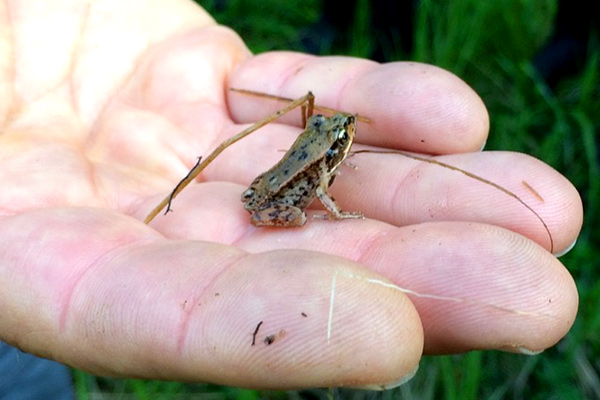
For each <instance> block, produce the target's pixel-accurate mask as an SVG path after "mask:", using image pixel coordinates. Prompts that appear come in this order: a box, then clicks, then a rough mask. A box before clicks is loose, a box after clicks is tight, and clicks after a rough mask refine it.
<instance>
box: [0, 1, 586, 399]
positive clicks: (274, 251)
mask: <svg viewBox="0 0 600 400" xmlns="http://www.w3.org/2000/svg"><path fill="white" fill-rule="evenodd" d="M0 43H1V45H0V122H1V124H2V125H1V126H2V128H1V131H0V182H2V189H1V190H0V215H1V217H0V218H1V220H0V260H1V261H2V262H1V263H0V287H1V288H2V291H0V315H2V318H0V338H1V339H2V340H4V341H6V342H7V343H9V344H12V345H14V346H17V347H19V348H20V349H22V350H24V351H28V352H31V353H34V354H38V355H40V356H43V357H48V358H52V359H55V360H57V361H60V362H63V363H66V364H68V365H71V366H73V367H76V368H81V369H84V370H86V371H89V372H91V373H94V374H99V375H111V376H119V377H144V378H160V379H170V380H182V381H208V382H214V383H219V384H225V385H231V386H242V387H255V388H271V389H273V388H301V387H313V386H318V387H325V386H355V387H391V386H394V384H395V383H398V382H400V381H401V380H402V378H403V377H404V376H406V375H409V374H410V373H411V371H414V369H415V368H416V367H417V365H418V362H419V359H420V357H421V355H422V353H423V352H425V353H429V354H441V353H453V352H463V351H468V350H472V349H503V350H508V351H514V352H519V351H523V352H538V351H541V350H543V349H546V348H548V347H550V346H552V345H554V344H555V343H556V342H557V341H558V340H559V339H560V338H562V337H563V336H564V335H565V334H566V333H567V331H568V330H569V328H570V327H571V325H572V323H573V321H574V318H575V314H576V310H577V301H578V300H577V291H576V288H575V285H574V282H573V280H572V278H571V276H570V275H569V273H568V271H567V270H566V269H565V268H564V266H563V265H562V264H561V263H560V261H558V260H557V258H556V257H555V256H553V255H552V254H551V252H550V250H551V249H550V241H549V236H548V233H547V231H546V229H545V228H544V226H543V224H542V223H541V222H540V220H539V219H537V218H536V217H535V216H534V215H533V214H532V212H531V211H530V210H528V209H527V208H526V207H524V206H523V205H522V204H520V203H519V202H517V201H515V199H514V198H512V197H510V196H507V195H506V193H503V192H501V191H499V190H497V189H494V188H492V187H490V186H489V185H484V184H482V183H481V182H478V181H476V180H474V179H470V178H467V177H465V176H464V175H461V174H459V173H456V172H453V171H449V170H445V169H444V168H442V167H440V166H437V165H431V164H427V163H424V162H419V161H415V160H412V159H409V158H406V157H403V156H400V155H393V154H358V155H356V156H355V157H353V158H352V159H351V162H352V163H353V164H354V165H356V167H357V169H356V170H352V169H349V168H343V169H342V173H341V174H340V176H338V177H337V178H336V182H335V184H334V185H332V187H331V192H332V194H333V195H334V196H335V197H336V199H337V201H338V203H339V204H340V205H341V206H342V208H343V209H344V210H347V211H361V212H363V213H364V214H365V215H366V217H367V218H366V219H365V220H344V221H326V220H321V219H314V220H313V219H311V220H309V221H308V223H307V224H306V225H305V226H304V227H302V228H299V229H273V228H255V227H253V226H252V225H250V223H249V215H248V213H247V212H246V211H245V210H244V208H243V204H242V203H241V202H240V196H241V193H242V192H243V190H244V189H245V187H247V185H248V184H249V183H250V182H251V181H252V179H253V178H254V177H255V176H256V175H258V174H259V173H261V172H263V171H264V170H266V169H268V168H269V167H270V166H271V165H273V164H274V163H275V162H276V161H277V159H278V158H279V157H281V153H279V152H278V151H277V150H278V149H284V148H286V146H289V144H290V143H291V142H292V140H293V138H294V137H296V136H297V135H298V133H299V132H300V128H299V126H298V120H299V112H293V113H291V114H290V115H289V116H287V117H285V118H283V120H282V122H281V123H273V124H270V125H268V126H267V127H265V128H263V129H261V130H260V131H258V132H256V133H254V134H253V135H251V136H250V137H248V138H246V139H244V140H243V141H241V142H240V143H237V144H235V145H234V146H232V147H231V148H230V149H227V150H226V151H225V152H224V153H223V154H222V155H221V156H220V157H219V158H217V160H216V161H215V162H214V163H213V164H211V165H210V166H209V167H208V168H207V169H206V170H205V171H203V173H202V174H201V175H200V176H199V179H198V183H195V184H193V185H190V186H189V187H188V188H186V190H185V191H183V192H182V194H181V195H180V196H179V197H177V199H176V200H175V202H174V204H173V212H172V213H169V214H168V215H167V216H162V215H161V216H159V217H157V218H156V219H155V220H154V221H153V222H152V223H151V224H149V225H145V224H144V223H143V222H142V220H143V219H144V217H145V216H146V214H147V213H148V212H149V211H150V210H151V209H152V208H153V207H154V206H155V205H156V204H157V203H158V202H159V201H160V200H161V199H162V198H163V197H164V196H165V195H167V194H168V193H169V192H170V190H171V189H172V188H173V186H174V185H175V184H176V183H177V182H178V181H179V180H180V179H181V178H182V177H183V176H184V175H185V174H186V173H187V171H188V169H189V168H190V167H191V166H192V165H193V164H194V162H195V161H196V158H197V157H198V156H200V155H207V154H208V153H209V152H210V151H211V150H212V149H213V148H214V147H215V146H216V145H218V144H219V143H220V142H221V141H222V140H224V139H225V138H227V137H230V136H232V135H233V134H235V133H237V132H239V131H240V130H241V129H243V128H244V127H245V126H247V125H248V123H251V122H253V121H256V120H257V119H258V118H260V117H262V116H265V115H268V114H269V113H270V112H272V111H274V110H275V109H277V108H278V107H281V106H282V105H281V104H276V103H273V101H271V100H267V99H261V98H253V97H250V96H246V95H241V94H239V93H232V92H229V91H228V90H227V88H229V87H236V88H244V89H250V90H258V91H262V92H267V93H270V94H275V95H280V96H286V97H299V96H301V95H303V94H305V93H306V92H307V91H308V90H312V91H313V92H314V93H315V95H316V98H317V103H319V104H323V105H326V106H330V107H334V108H336V109H340V110H344V111H348V112H353V113H356V112H357V113H359V114H361V115H365V116H368V117H369V118H370V119H371V121H372V122H371V123H370V124H359V126H358V133H357V136H356V141H355V142H356V143H355V147H356V148H374V149H400V150H409V151H415V152H422V153H428V154H438V155H441V156H440V157H439V159H441V160H443V161H444V162H447V163H450V164H452V165H455V166H457V167H460V168H463V169H465V170H468V171H471V172H476V173H477V174H478V175H480V176H483V177H485V178H486V179H488V180H490V181H493V182H495V183H497V184H499V185H502V186H505V187H508V188H510V190H512V191H514V192H515V193H517V194H518V195H519V196H520V197H522V198H523V199H524V200H525V201H526V202H528V203H529V204H532V207H533V208H534V209H535V210H536V212H537V213H538V214H539V215H540V217H541V218H542V219H543V221H544V222H545V224H546V225H547V226H548V229H549V231H550V232H551V235H552V239H553V249H552V251H553V252H555V253H560V252H563V251H565V250H566V249H568V248H569V246H570V245H571V244H572V243H573V242H574V241H575V240H576V238H577V235H578V233H579V230H580V228H581V223H582V206H581V201H580V198H579V195H578V194H577V192H576V190H575V189H574V188H573V186H572V185H571V184H570V183H569V182H568V181H567V180H566V179H565V178H564V177H562V176H561V175H560V174H558V173H557V172H556V171H554V170H553V169H552V168H550V167H549V166H547V165H545V164H544V163H542V162H541V161H538V160H536V159H533V158H531V157H529V156H527V155H524V154H517V153H506V152H480V151H479V149H480V148H481V147H482V146H483V144H484V143H485V140H486V138H487V134H488V128H489V119H488V114H487V111H486V109H485V106H484V104H483V103H482V101H481V99H480V98H479V97H478V96H477V95H476V94H475V92H473V90H472V89H470V88H469V87H468V86H467V85H466V84H465V83H464V82H462V81H461V80H460V79H458V78H457V77H455V76H454V75H452V74H450V73H449V72H446V71H444V70H441V69H439V68H436V67H433V66H429V65H423V64H416V63H390V64H385V65H380V64H377V63H374V62H371V61H366V60H360V59H353V58H342V57H315V56H310V55H306V54H299V53H265V54H262V55H258V56H253V55H252V54H251V53H250V52H249V51H248V49H247V48H246V47H245V45H244V43H243V42H242V40H241V39H240V38H239V37H238V36H237V35H236V34H235V33H234V32H232V31H231V30H229V29H228V28H225V27H222V26H218V25H217V24H216V23H215V22H214V20H213V19H212V18H211V17H210V16H209V15H208V14H207V13H206V12H205V11H204V10H202V9H201V8H199V7H198V6H196V5H195V4H194V3H192V2H189V1H185V0H177V1H176V0H162V1H161V0H158V1H155V2H152V3H148V2H145V1H140V0H132V1H128V2H125V3H123V2H111V1H107V0H98V1H94V2H82V1H75V0H54V1H49V0H47V1H40V0H20V1H8V2H3V3H1V4H0ZM442 155H443V156H442ZM522 182H527V183H528V184H530V185H532V186H533V187H534V188H535V191H536V192H537V193H538V194H539V196H541V198H543V200H544V201H543V202H541V201H539V199H538V198H537V197H536V196H535V195H534V194H533V193H532V192H531V191H530V190H529V189H528V188H527V187H526V186H525V185H523V184H522ZM317 212H318V211H317ZM407 291H411V293H412V294H410V295H407V294H406V292H407ZM261 321H262V324H261V325H260V326H259V322H261ZM257 326H259V329H258V331H257V332H256V335H255V339H256V343H255V345H254V346H253V345H252V340H253V334H254V333H255V331H256V328H257ZM270 335H276V339H275V341H274V342H273V343H272V344H270V345H267V344H265V343H264V339H265V338H266V337H267V336H270Z"/></svg>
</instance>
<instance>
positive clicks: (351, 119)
mask: <svg viewBox="0 0 600 400" xmlns="http://www.w3.org/2000/svg"><path fill="white" fill-rule="evenodd" d="M355 129H356V117H355V116H354V115H351V114H344V113H339V114H336V115H334V116H333V117H325V116H323V115H320V114H317V115H313V116H312V117H310V118H309V119H308V121H307V123H306V130H305V131H304V132H302V133H301V134H300V136H298V138H297V139H296V141H295V142H294V144H293V145H292V146H291V147H290V149H289V150H288V151H287V152H286V153H285V155H284V156H283V158H282V159H281V160H280V161H279V162H278V163H277V164H275V165H274V166H273V167H272V168H271V169H269V170H268V171H266V172H264V173H262V174H260V175H259V176H258V177H256V179H255V180H254V181H253V182H252V184H251V185H250V187H249V188H248V189H246V191H244V193H243V194H242V202H244V203H245V205H244V208H245V209H246V210H248V212H250V213H251V214H252V215H251V217H250V222H251V223H252V224H253V225H255V226H279V227H298V226H302V225H304V224H305V223H306V212H305V209H306V208H307V207H308V206H309V205H310V204H311V203H312V202H313V200H314V199H315V197H318V198H319V200H320V201H321V203H323V205H324V206H325V209H326V210H327V214H325V215H322V216H320V217H322V218H328V219H345V218H364V216H363V214H362V213H359V212H344V211H342V210H341V209H340V207H339V206H338V204H337V203H336V201H335V200H334V198H333V197H331V195H330V194H329V193H328V192H327V189H328V188H329V186H331V184H332V183H333V181H334V179H335V175H336V174H337V170H338V167H339V166H340V165H341V164H342V162H343V161H344V159H345V158H346V157H347V155H348V152H349V151H350V147H351V146H352V142H353V140H354V134H355Z"/></svg>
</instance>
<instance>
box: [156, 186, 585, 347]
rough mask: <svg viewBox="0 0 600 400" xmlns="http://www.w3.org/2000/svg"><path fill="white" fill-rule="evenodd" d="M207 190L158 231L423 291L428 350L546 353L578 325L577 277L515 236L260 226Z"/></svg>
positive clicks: (492, 230) (463, 227) (475, 228)
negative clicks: (313, 257) (330, 261)
mask: <svg viewBox="0 0 600 400" xmlns="http://www.w3.org/2000/svg"><path fill="white" fill-rule="evenodd" d="M213 185H221V186H225V184H223V183H219V184H217V183H215V184H213ZM203 186H210V185H205V184H203V185H198V186H195V187H194V188H193V189H192V190H190V191H189V192H188V193H187V194H185V195H182V198H180V199H178V200H179V203H178V208H177V209H176V210H175V212H174V213H172V214H169V215H168V216H163V217H160V218H157V220H155V221H154V222H153V225H152V226H153V227H155V228H157V229H159V230H160V231H162V232H164V233H165V234H166V235H168V236H172V237H191V238H197V239H200V240H210V238H211V233H210V232H211V231H212V232H215V237H214V238H215V239H216V240H219V241H221V242H222V243H235V244H236V245H237V246H241V247H242V248H244V249H246V250H249V251H251V252H263V251H269V250H272V249H292V248H293V249H305V250H316V251H321V252H326V253H330V254H334V255H338V256H342V257H345V258H349V259H351V260H355V261H358V262H360V263H361V264H363V265H365V266H367V267H369V268H371V269H373V270H374V271H377V272H378V273H379V274H381V275H383V276H385V277H387V278H388V279H390V280H391V281H392V282H393V283H394V284H396V285H398V286H400V287H401V288H398V289H397V290H399V291H402V290H406V291H410V292H411V293H416V295H413V297H412V299H413V300H414V302H415V305H416V306H417V310H418V312H419V314H420V315H421V316H422V321H423V326H424V330H425V343H426V349H427V350H428V351H429V352H432V353H440V352H451V351H452V352H454V351H467V350H472V349H498V348H502V349H505V348H511V349H513V351H519V349H521V348H523V349H528V350H531V351H539V350H542V349H545V348H548V347H550V346H552V345H554V344H555V343H556V342H557V341H558V340H559V339H560V338H562V337H563V336H564V335H565V334H566V332H567V331H568V330H569V328H570V326H571V325H572V323H573V321H574V318H575V314H576V311H577V290H576V287H575V285H574V283H573V280H572V278H571V276H570V275H569V274H568V272H567V271H566V270H565V268H564V267H563V266H562V265H561V263H560V262H559V261H558V260H557V259H556V258H555V257H553V256H552V255H551V254H550V253H548V252H547V251H545V250H544V249H543V248H542V247H540V246H538V245H536V244H535V243H534V242H532V241H530V240H528V239H526V238H524V237H523V236H521V235H519V234H516V233H513V232H511V231H508V230H505V229H502V228H499V227H495V226H492V225H485V224H477V223H469V222H436V223H423V224H420V225H409V226H405V227H401V228H398V227H393V226H390V225H387V224H383V223H381V222H378V221H372V220H346V221H338V222H333V221H322V220H309V221H308V222H307V224H306V225H305V226H304V227H302V228H299V229H281V228H280V229H277V228H275V229H273V228H271V229H268V228H254V227H251V226H249V224H248V222H247V221H248V215H247V214H246V216H244V214H245V213H244V212H242V211H241V210H240V211H237V209H236V208H235V207H234V205H233V204H229V206H228V203H227V200H226V199H228V198H231V197H232V196H230V195H229V196H228V195H226V196H222V197H221V198H218V196H217V195H214V196H212V197H211V196H209V195H207V194H205V193H204V191H203ZM214 189H215V187H213V188H212V191H213V192H215V190H214ZM233 189H234V188H233ZM225 190H226V189H223V191H225ZM209 191H210V188H209ZM227 209H230V210H236V211H234V212H232V213H228V212H227V211H225V210H227ZM220 210H221V211H220ZM244 224H246V227H245V228H244ZM217 232H219V233H217ZM224 232H228V234H226V233H224ZM180 235H181V236H180ZM381 284H382V285H384V284H383V283H381Z"/></svg>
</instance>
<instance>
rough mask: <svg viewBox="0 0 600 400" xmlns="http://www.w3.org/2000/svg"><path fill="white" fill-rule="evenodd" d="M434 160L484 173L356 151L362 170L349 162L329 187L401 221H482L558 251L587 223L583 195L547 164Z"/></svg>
mask: <svg viewBox="0 0 600 400" xmlns="http://www.w3.org/2000/svg"><path fill="white" fill-rule="evenodd" d="M435 160H437V161H440V162H444V163H445V164H447V165H449V166H451V167H456V168H460V169H461V170H462V171H465V172H467V173H471V174H473V175H475V176H476V177H479V178H481V179H482V180H478V179H477V178H476V177H474V176H468V175H465V174H464V173H462V172H461V171H458V170H456V169H454V170H453V169H449V168H447V167H444V166H441V165H438V164H430V163H427V162H424V161H420V160H414V159H410V158H408V157H405V156H402V155H397V154H358V155H356V157H353V158H352V159H351V160H350V161H351V162H352V163H354V164H355V165H356V166H357V169H356V170H350V169H346V172H343V175H342V176H340V177H338V178H336V184H335V185H333V186H332V188H331V192H332V193H333V194H334V195H336V198H338V199H339V201H340V202H342V204H343V205H344V207H345V208H347V209H349V210H359V211H363V212H364V213H365V214H366V215H367V216H368V217H370V218H375V219H379V220H382V221H386V222H389V223H391V224H394V225H397V226H404V225H411V224H418V223H422V222H428V221H472V222H483V223H487V224H492V225H497V226H501V227H504V228H506V229H510V230H512V231H514V232H517V233H519V234H521V235H524V236H526V237H528V238H530V239H532V240H534V241H535V242H537V243H538V244H540V245H541V246H543V247H544V248H546V249H547V250H548V251H550V252H553V253H562V252H563V251H565V250H566V249H568V248H570V246H571V245H572V244H573V242H574V241H575V240H576V239H577V236H578V235H579V232H580V230H581V227H582V224H583V207H582V203H581V198H580V196H579V194H578V192H577V190H576V189H575V187H574V186H573V185H572V184H571V183H570V182H569V181H568V180H567V179H566V178H565V177H564V176H562V175H560V174H559V173H558V172H556V171H555V170H554V169H552V168H551V167H550V166H548V165H547V164H544V163H543V162H541V161H539V160H537V159H535V158H533V157H530V156H527V155H525V154H521V153H511V152H482V153H469V154H457V155H449V156H443V157H436V158H435ZM348 193H351V195H350V196H349V195H347V194H348ZM337 194H339V195H337Z"/></svg>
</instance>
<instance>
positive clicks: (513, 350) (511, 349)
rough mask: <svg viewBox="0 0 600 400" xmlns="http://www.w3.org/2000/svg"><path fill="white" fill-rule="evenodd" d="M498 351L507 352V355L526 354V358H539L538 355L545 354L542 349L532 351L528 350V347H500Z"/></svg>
mask: <svg viewBox="0 0 600 400" xmlns="http://www.w3.org/2000/svg"><path fill="white" fill-rule="evenodd" d="M498 350H500V351H506V352H507V353H518V354H524V355H526V356H537V355H538V354H540V353H543V352H544V350H545V349H542V350H531V349H528V348H526V347H519V346H505V347H500V348H499V349H498Z"/></svg>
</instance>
